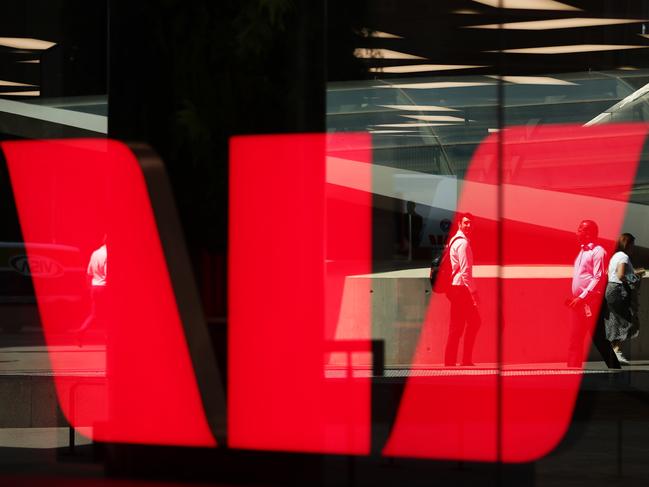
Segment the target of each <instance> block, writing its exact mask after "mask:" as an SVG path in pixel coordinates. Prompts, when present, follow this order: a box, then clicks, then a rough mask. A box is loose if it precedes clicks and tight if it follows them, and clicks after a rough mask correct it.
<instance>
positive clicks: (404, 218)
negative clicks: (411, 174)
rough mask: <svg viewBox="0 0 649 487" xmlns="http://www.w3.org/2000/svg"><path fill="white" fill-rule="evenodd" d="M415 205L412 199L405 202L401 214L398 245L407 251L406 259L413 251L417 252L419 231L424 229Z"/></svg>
mask: <svg viewBox="0 0 649 487" xmlns="http://www.w3.org/2000/svg"><path fill="white" fill-rule="evenodd" d="M416 207H417V205H416V204H415V202H414V201H408V202H407V203H406V213H405V214H402V215H401V225H400V229H399V232H400V239H401V242H400V247H401V250H402V251H403V252H407V253H408V260H412V258H413V253H415V254H416V253H417V249H419V244H420V242H421V232H422V230H423V229H424V218H423V217H422V216H421V215H420V214H419V213H417V212H416V211H415V208H416Z"/></svg>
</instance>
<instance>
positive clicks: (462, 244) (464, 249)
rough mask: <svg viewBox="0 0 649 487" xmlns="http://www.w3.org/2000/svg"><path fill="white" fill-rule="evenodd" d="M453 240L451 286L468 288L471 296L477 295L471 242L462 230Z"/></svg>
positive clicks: (450, 254) (450, 252)
mask: <svg viewBox="0 0 649 487" xmlns="http://www.w3.org/2000/svg"><path fill="white" fill-rule="evenodd" d="M452 240H453V243H452V244H451V249H450V251H449V256H450V258H451V272H452V275H453V280H452V282H451V285H453V286H466V287H467V288H468V289H469V291H470V292H471V294H475V292H476V291H477V287H476V284H475V279H474V278H473V251H472V250H471V245H470V244H469V240H468V239H467V237H466V235H464V233H463V232H462V230H458V231H457V233H456V234H455V235H454V236H453V239H452Z"/></svg>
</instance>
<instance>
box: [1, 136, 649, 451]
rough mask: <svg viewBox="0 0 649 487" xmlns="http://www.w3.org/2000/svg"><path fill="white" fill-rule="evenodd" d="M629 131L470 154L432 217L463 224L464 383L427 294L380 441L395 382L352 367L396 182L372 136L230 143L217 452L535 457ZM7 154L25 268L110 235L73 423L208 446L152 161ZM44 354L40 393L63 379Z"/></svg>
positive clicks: (91, 430) (201, 394)
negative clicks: (578, 273)
mask: <svg viewBox="0 0 649 487" xmlns="http://www.w3.org/2000/svg"><path fill="white" fill-rule="evenodd" d="M646 132H647V129H646V127H645V126H644V125H608V126H600V127H592V128H583V127H576V126H545V127H543V126H541V127H535V128H533V129H530V128H520V129H519V128H511V129H507V130H505V131H502V132H500V133H499V134H494V135H492V136H490V137H489V138H487V139H486V140H485V141H484V142H483V143H482V144H481V145H480V147H479V148H478V150H477V151H476V152H475V154H474V156H473V158H472V161H471V164H470V165H469V167H468V169H467V171H466V173H465V174H464V176H463V179H462V180H458V181H457V184H458V188H459V190H458V194H459V197H458V198H457V205H456V207H455V208H446V209H447V210H454V209H457V210H458V211H461V212H471V213H472V214H473V215H474V216H475V235H474V237H473V238H472V246H473V248H474V253H475V271H474V273H475V276H476V279H477V284H478V287H479V292H480V297H481V303H480V314H481V317H482V326H481V328H480V331H479V333H478V337H477V341H476V344H475V350H474V354H473V358H474V361H475V362H476V364H477V367H474V368H470V369H469V368H459V367H451V368H448V367H447V368H445V367H443V366H442V365H441V364H442V363H443V356H442V355H443V349H444V345H445V339H446V334H447V332H448V307H449V305H448V301H447V299H446V298H445V297H444V296H443V295H439V294H435V293H433V294H432V295H431V297H430V300H429V302H428V308H427V312H426V313H425V318H424V319H423V321H422V322H421V323H420V324H419V326H418V327H417V328H416V329H415V330H414V332H415V333H416V336H417V342H418V344H417V346H416V347H415V350H414V352H413V353H412V356H411V358H410V361H409V364H406V365H405V367H404V366H402V367H400V368H399V369H398V370H397V369H396V368H395V369H394V370H391V372H395V373H397V372H398V374H400V375H401V376H402V377H405V379H404V380H405V381H406V382H405V388H404V389H403V393H402V395H401V396H400V398H399V400H398V401H397V403H398V407H396V408H395V411H394V414H393V416H394V417H391V418H389V420H388V421H386V422H384V423H383V424H381V425H379V427H378V428H377V425H376V418H374V423H375V424H374V427H373V426H372V425H373V418H372V414H373V411H376V410H377V405H376V404H374V405H373V404H372V399H373V397H375V396H374V395H373V387H374V386H375V385H376V384H377V383H378V382H380V381H389V380H390V379H389V378H387V377H386V378H384V379H377V378H376V377H373V376H372V373H371V367H369V365H370V364H371V357H370V355H371V351H372V347H371V342H372V338H373V337H374V333H373V332H374V326H373V323H374V322H375V321H376V320H377V319H378V318H379V316H378V315H377V313H381V309H382V308H381V305H382V304H381V303H382V301H381V299H383V298H382V296H385V293H383V294H381V293H380V292H378V291H379V285H380V282H379V281H380V276H379V275H378V274H377V271H383V270H384V269H382V268H380V264H381V263H379V262H377V261H376V259H374V258H373V257H372V256H373V248H375V247H376V245H377V239H379V238H381V235H382V233H381V229H377V225H376V223H375V224H373V221H372V219H373V215H375V214H376V209H377V207H378V206H380V205H381V204H382V202H383V201H384V199H385V198H398V184H397V182H396V180H397V179H398V177H403V174H402V175H401V176H398V175H397V174H395V172H394V171H390V170H389V168H386V167H385V166H378V165H373V164H372V139H371V136H369V135H368V134H352V135H342V136H339V135H291V136H289V135H286V136H263V137H241V138H235V139H233V141H232V145H231V160H230V228H229V242H230V244H229V245H230V248H229V264H228V265H229V282H228V292H229V317H228V327H229V329H228V333H229V343H228V354H229V356H228V361H229V366H228V374H229V375H228V404H227V444H228V445H229V446H232V447H236V448H249V449H264V450H284V451H301V452H305V451H308V452H322V453H335V454H339V453H340V454H358V455H365V454H369V453H370V451H372V449H373V448H374V451H377V450H378V451H380V452H381V453H382V454H383V455H389V456H406V457H420V458H435V459H463V460H480V461H497V460H501V461H506V462H520V461H529V460H533V459H535V458H539V457H540V456H542V455H544V454H546V453H547V452H549V451H550V450H551V449H552V448H553V447H554V446H555V445H556V444H557V443H558V442H559V441H560V440H561V438H562V437H563V435H564V433H565V430H566V428H567V426H568V425H569V422H570V419H571V415H572V411H573V408H574V403H575V398H576V394H577V391H578V388H579V384H580V379H581V371H580V370H575V369H568V368H566V366H565V360H566V356H567V351H568V339H569V337H568V333H569V332H568V328H569V327H568V325H567V323H568V321H569V310H568V308H566V307H565V304H564V302H565V298H566V297H567V296H568V295H569V293H570V276H571V274H570V273H571V267H572V263H573V260H574V257H575V255H576V253H577V250H578V249H577V247H576V245H575V236H574V232H575V229H576V227H577V225H578V224H579V222H580V221H581V220H584V219H591V220H595V221H597V223H598V224H599V227H600V237H601V242H602V245H603V246H604V247H605V249H606V250H607V252H608V253H609V255H610V254H611V251H612V250H613V241H614V239H615V238H616V237H617V235H618V234H619V232H620V230H621V224H622V222H623V221H624V217H625V214H626V208H627V197H628V194H629V190H630V188H631V185H632V184H633V180H634V177H635V173H636V169H637V165H638V160H639V156H640V152H641V148H642V145H643V143H644V141H645V137H646ZM2 147H3V150H4V153H5V155H6V158H7V162H8V166H9V169H10V174H11V180H12V185H13V190H14V195H15V199H16V203H17V209H18V213H19V217H20V222H21V225H22V229H23V234H24V238H25V242H26V247H27V251H28V257H29V258H30V259H35V260H36V259H43V258H47V257H48V255H47V252H48V250H47V249H54V248H55V247H54V246H52V245H54V244H65V245H67V246H69V247H71V248H77V249H80V252H81V254H84V255H90V254H91V253H92V250H93V249H94V248H95V247H97V246H98V245H99V244H101V242H99V244H98V241H99V240H101V238H100V236H101V235H103V234H105V235H106V236H107V249H108V256H109V257H108V262H109V264H108V267H109V269H110V271H109V273H108V276H109V277H108V280H107V282H108V284H107V288H109V289H110V292H109V294H108V295H109V296H110V303H111V306H109V307H107V308H105V311H104V316H103V318H102V320H103V322H104V323H105V325H106V342H105V344H104V345H105V353H106V355H105V356H106V367H105V370H106V378H105V380H104V381H103V382H102V381H99V382H96V381H95V382H94V384H95V386H94V387H91V386H90V385H89V384H90V383H89V382H86V383H85V384H86V385H85V386H79V385H78V384H80V383H82V382H83V381H82V379H80V378H78V377H77V378H75V379H71V378H70V377H69V376H68V375H66V374H59V378H58V379H57V392H58V394H59V401H60V403H61V405H62V408H63V410H64V412H65V413H66V415H67V417H68V419H69V421H70V423H71V424H72V425H74V426H75V427H78V428H80V429H82V430H84V431H85V432H86V433H87V434H89V435H91V436H92V437H93V438H95V439H97V440H100V441H121V442H137V443H154V444H156V443H161V444H178V445H203V446H210V445H215V444H216V440H215V437H218V438H221V435H222V434H223V433H224V428H225V418H226V416H225V412H224V408H223V399H222V397H223V396H222V391H221V386H220V383H219V379H218V371H217V370H216V366H215V361H214V357H213V356H211V352H210V350H209V347H207V346H205V344H206V343H207V339H206V328H205V323H204V322H203V320H202V317H201V315H200V307H199V306H198V303H197V302H196V293H195V292H194V290H193V289H192V287H191V277H189V276H188V275H187V269H188V268H189V266H188V261H187V260H186V259H185V257H184V248H183V246H182V242H180V243H179V240H178V235H179V233H180V232H179V230H178V228H177V227H176V225H177V222H176V220H175V213H174V210H173V205H172V203H171V197H170V191H169V190H168V187H167V185H166V180H165V179H164V175H163V173H162V172H161V166H159V165H156V163H155V161H156V159H155V158H154V157H153V156H151V155H150V154H149V155H144V154H143V153H142V152H138V151H136V152H135V154H134V153H133V152H131V151H129V150H128V149H127V148H126V146H124V145H122V144H119V143H117V142H112V141H96V140H84V141H66V142H46V141H39V142H15V143H4V144H3V145H2ZM397 176H398V177H397ZM406 176H407V177H409V178H413V177H417V173H412V172H410V173H408V174H406ZM431 191H432V189H431ZM205 224H206V225H209V224H210V223H209V222H205ZM453 225H454V224H452V226H453ZM44 244H48V245H49V246H48V245H44ZM52 252H53V251H52ZM179 256H180V257H179ZM49 257H53V256H49ZM179 259H180V260H179ZM388 274H389V273H388ZM391 276H392V277H393V278H394V274H391ZM32 279H33V281H34V284H35V291H36V294H37V298H38V300H39V309H40V312H41V317H42V321H43V326H44V329H45V333H46V337H47V339H48V345H50V346H52V347H55V346H56V345H58V343H57V340H64V341H65V340H67V341H69V340H70V336H67V337H66V334H65V333H61V331H60V330H62V329H63V330H66V329H73V327H71V326H70V324H69V321H70V320H71V318H70V317H71V316H73V315H74V314H71V312H70V308H69V307H68V308H62V307H60V306H57V305H55V304H56V303H55V300H53V299H51V297H52V296H53V295H55V294H56V292H57V289H56V286H59V285H63V284H61V283H62V282H63V281H62V280H57V279H48V278H47V276H46V275H44V274H43V275H41V274H38V273H33V274H32ZM396 279H397V280H396V281H392V284H390V285H391V286H396V287H398V286H399V285H400V284H399V283H400V282H401V281H399V280H398V279H399V278H398V277H397V278H396ZM395 283H396V284H395ZM68 285H69V283H68ZM78 286H79V290H78V292H79V294H83V293H84V292H85V291H84V289H85V288H83V287H82V286H85V283H83V285H82V284H78ZM396 287H393V288H392V289H395V288H396ZM401 295H403V294H401ZM78 306H86V308H84V309H90V307H89V305H88V302H87V300H86V301H84V302H83V303H81V304H79V305H78ZM350 310H351V311H350ZM597 311H598V310H597V309H594V310H593V313H595V314H596V313H597ZM84 313H85V314H88V313H89V311H84V312H82V313H79V312H78V310H77V313H76V315H79V314H81V315H83V314H84ZM373 313H374V314H375V316H374V317H373V316H372V314H373ZM76 315H75V316H76ZM397 325H398V324H396V323H395V326H397ZM410 333H412V332H410ZM61 337H63V338H61ZM393 337H394V340H398V335H397V334H394V335H393ZM586 345H587V343H585V344H584V353H585V351H586V349H585V347H586ZM53 349H54V348H53ZM51 356H52V367H53V369H54V372H55V373H56V372H57V369H59V368H64V364H62V363H60V362H58V361H57V355H56V354H55V353H52V355H51ZM402 365H403V364H402ZM80 381H81V382H80ZM75 384H76V385H75ZM73 386H74V387H73ZM75 387H76V389H75ZM84 387H85V391H86V392H84V393H81V392H80V391H82V390H83V389H84ZM75 394H76V395H75ZM80 397H81V398H83V400H81V399H79V398H80ZM379 408H380V405H379ZM388 416H389V415H388ZM161 425H164V427H160V426H161ZM381 428H382V429H383V430H384V431H382V432H379V430H380V429H381ZM380 438H383V439H380ZM377 441H378V443H379V444H378V445H377Z"/></svg>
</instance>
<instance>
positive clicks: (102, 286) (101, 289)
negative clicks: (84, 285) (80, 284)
mask: <svg viewBox="0 0 649 487" xmlns="http://www.w3.org/2000/svg"><path fill="white" fill-rule="evenodd" d="M105 242H106V239H105V238H104V244H103V245H102V246H101V247H99V248H98V249H96V250H95V251H94V252H93V253H92V255H91V256H90V262H88V269H87V271H86V277H87V279H88V283H89V284H90V301H91V302H90V306H91V308H90V314H89V315H88V317H87V318H86V320H85V321H84V322H83V324H82V325H81V327H80V328H79V330H77V333H78V337H77V339H78V342H79V344H81V340H82V337H83V334H84V333H85V332H86V330H87V329H88V328H89V327H90V325H91V324H92V323H93V322H96V323H101V322H102V321H103V318H104V316H105V313H106V299H107V296H106V279H107V276H108V250H107V249H106V243H105Z"/></svg>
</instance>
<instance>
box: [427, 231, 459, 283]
mask: <svg viewBox="0 0 649 487" xmlns="http://www.w3.org/2000/svg"><path fill="white" fill-rule="evenodd" d="M458 238H464V237H462V236H461V235H456V236H455V237H453V238H452V239H451V241H450V242H449V243H448V244H447V245H445V246H444V248H443V249H442V250H441V251H440V253H439V254H437V255H436V256H435V257H433V262H432V264H431V266H430V276H429V279H430V286H431V289H432V290H433V291H434V292H436V293H439V294H446V293H447V292H448V291H449V288H450V287H451V282H452V281H453V270H452V268H451V258H450V257H449V255H448V254H449V252H450V251H451V245H453V242H455V241H456V240H457V239H458ZM435 284H437V286H435Z"/></svg>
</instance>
